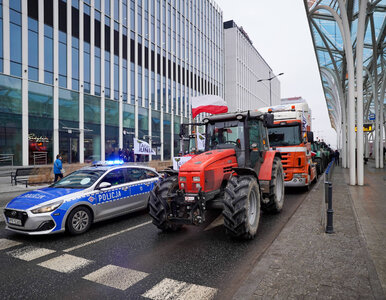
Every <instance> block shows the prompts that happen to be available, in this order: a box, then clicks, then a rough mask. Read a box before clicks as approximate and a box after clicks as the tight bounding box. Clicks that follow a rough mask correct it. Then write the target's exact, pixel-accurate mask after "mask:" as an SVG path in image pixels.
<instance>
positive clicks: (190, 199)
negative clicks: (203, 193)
mask: <svg viewBox="0 0 386 300" xmlns="http://www.w3.org/2000/svg"><path fill="white" fill-rule="evenodd" d="M185 201H186V202H193V201H194V196H185Z"/></svg>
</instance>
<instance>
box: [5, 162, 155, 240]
mask: <svg viewBox="0 0 386 300" xmlns="http://www.w3.org/2000/svg"><path fill="white" fill-rule="evenodd" d="M159 178H160V174H158V173H157V172H156V171H155V169H153V168H150V167H146V166H143V165H137V164H122V163H119V164H118V165H117V164H113V163H112V162H98V163H95V164H94V165H92V166H89V167H84V168H82V169H80V170H78V171H75V172H73V173H71V174H69V175H68V176H66V177H64V178H63V179H61V180H59V181H57V182H55V183H54V184H52V185H51V186H49V187H47V188H43V189H39V190H34V191H29V192H27V193H24V194H22V195H20V196H18V197H16V198H14V199H13V200H11V201H10V202H9V203H8V204H7V205H6V207H5V209H4V217H5V222H6V229H8V230H11V231H14V232H18V233H23V234H29V235H36V234H50V233H56V232H61V231H65V230H67V231H68V232H69V233H71V234H81V233H84V232H85V231H87V230H88V229H89V228H90V226H91V224H92V223H95V222H98V221H102V220H106V219H110V218H113V217H116V216H119V215H123V214H127V213H129V212H133V211H137V210H141V209H145V208H146V207H147V205H148V199H149V193H150V191H151V190H152V189H153V187H154V184H155V183H156V182H157V181H158V180H159Z"/></svg>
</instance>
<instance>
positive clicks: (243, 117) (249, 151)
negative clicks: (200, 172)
mask: <svg viewBox="0 0 386 300" xmlns="http://www.w3.org/2000/svg"><path fill="white" fill-rule="evenodd" d="M204 123H205V124H206V137H207V138H206V145H205V150H206V151H210V150H216V149H233V150H234V151H235V154H236V158H237V164H238V166H239V167H248V168H255V166H256V163H258V162H259V161H260V162H261V158H262V153H263V151H267V150H269V142H268V133H267V128H266V127H267V125H268V123H273V115H271V114H263V113H260V112H250V111H248V112H240V113H231V114H224V115H217V116H212V117H210V118H207V119H204ZM259 158H260V159H259Z"/></svg>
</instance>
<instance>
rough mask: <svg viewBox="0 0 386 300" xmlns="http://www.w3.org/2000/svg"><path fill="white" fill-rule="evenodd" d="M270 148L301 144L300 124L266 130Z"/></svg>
mask: <svg viewBox="0 0 386 300" xmlns="http://www.w3.org/2000/svg"><path fill="white" fill-rule="evenodd" d="M268 134H269V144H270V146H271V147H280V146H294V145H299V144H301V143H302V134H301V130H300V124H296V125H292V126H280V125H278V126H274V127H271V128H268Z"/></svg>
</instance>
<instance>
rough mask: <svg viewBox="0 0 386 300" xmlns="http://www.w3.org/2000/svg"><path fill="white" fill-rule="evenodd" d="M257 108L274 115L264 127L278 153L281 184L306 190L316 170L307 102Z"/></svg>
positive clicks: (314, 177)
mask: <svg viewBox="0 0 386 300" xmlns="http://www.w3.org/2000/svg"><path fill="white" fill-rule="evenodd" d="M297 101H299V100H297ZM259 111H261V112H271V113H272V114H273V115H274V123H273V125H272V126H269V127H268V134H269V144H270V146H271V147H275V149H276V150H277V151H279V152H280V153H281V157H282V163H283V169H284V173H285V177H284V184H285V186H286V187H304V188H305V189H307V190H308V189H309V187H310V185H311V183H312V182H313V181H314V180H316V179H317V176H318V174H317V169H316V164H315V163H314V162H313V160H312V156H311V143H312V142H313V133H312V132H311V111H310V109H309V107H308V104H307V102H306V101H305V100H303V101H301V102H294V103H290V104H284V105H277V106H270V107H264V108H261V109H259Z"/></svg>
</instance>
